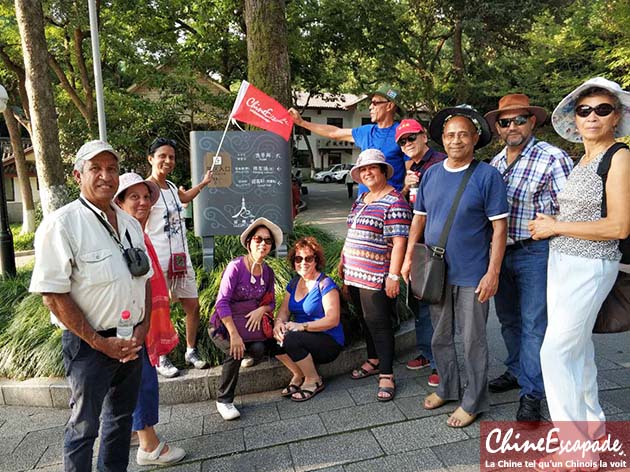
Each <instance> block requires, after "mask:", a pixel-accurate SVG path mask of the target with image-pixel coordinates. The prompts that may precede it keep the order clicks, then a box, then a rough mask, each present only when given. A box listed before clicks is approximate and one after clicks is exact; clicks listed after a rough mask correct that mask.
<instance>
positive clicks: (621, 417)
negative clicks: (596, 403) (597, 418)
mask: <svg viewBox="0 0 630 472" xmlns="http://www.w3.org/2000/svg"><path fill="white" fill-rule="evenodd" d="M606 421H630V411H626V412H625V413H617V414H616V415H610V416H607V417H606Z"/></svg>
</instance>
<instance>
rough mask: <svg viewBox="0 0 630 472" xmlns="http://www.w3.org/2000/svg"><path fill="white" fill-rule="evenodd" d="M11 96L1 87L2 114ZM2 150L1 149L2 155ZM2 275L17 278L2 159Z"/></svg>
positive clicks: (0, 259) (0, 182)
mask: <svg viewBox="0 0 630 472" xmlns="http://www.w3.org/2000/svg"><path fill="white" fill-rule="evenodd" d="M8 101H9V95H8V94H7V91H6V90H5V88H4V87H3V86H2V85H0V113H4V110H6V109H7V102H8ZM1 151H2V149H1V148H0V153H1V154H4V153H3V152H1ZM0 274H2V276H3V277H6V276H10V277H15V253H14V252H13V235H12V234H11V229H10V228H9V212H8V211H7V196H6V194H5V193H4V165H3V163H2V157H0Z"/></svg>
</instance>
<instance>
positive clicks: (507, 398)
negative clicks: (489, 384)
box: [490, 389, 519, 405]
mask: <svg viewBox="0 0 630 472" xmlns="http://www.w3.org/2000/svg"><path fill="white" fill-rule="evenodd" d="M518 399H519V390H518V389H514V390H508V391H507V392H501V393H490V405H500V404H501V403H513V402H518Z"/></svg>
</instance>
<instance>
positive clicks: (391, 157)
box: [352, 121, 406, 195]
mask: <svg viewBox="0 0 630 472" xmlns="http://www.w3.org/2000/svg"><path fill="white" fill-rule="evenodd" d="M399 124H400V123H398V122H397V121H396V122H394V124H393V125H391V126H390V127H389V128H379V127H378V126H377V125H364V126H360V127H358V128H353V129H352V137H353V138H354V142H355V143H356V145H357V146H358V147H360V148H361V151H365V150H366V149H378V150H379V151H381V152H382V153H383V154H385V160H386V161H387V163H388V164H390V165H391V166H392V167H393V168H394V174H393V175H392V177H391V179H389V180H388V181H387V183H389V184H390V185H391V186H392V187H394V188H395V189H396V190H398V191H399V192H400V191H401V190H402V188H403V184H404V182H405V173H406V171H405V160H406V159H405V155H404V154H403V152H402V151H401V149H400V146H399V145H398V144H396V139H395V138H396V128H398V125H399ZM367 191H368V188H367V187H366V186H365V185H363V184H362V183H359V193H358V194H359V195H361V194H362V193H364V192H367Z"/></svg>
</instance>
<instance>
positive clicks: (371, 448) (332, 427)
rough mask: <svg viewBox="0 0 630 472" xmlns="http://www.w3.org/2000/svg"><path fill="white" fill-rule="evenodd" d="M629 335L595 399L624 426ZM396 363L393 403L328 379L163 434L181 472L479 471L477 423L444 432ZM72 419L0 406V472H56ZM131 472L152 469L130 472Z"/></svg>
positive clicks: (241, 400) (416, 378)
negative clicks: (301, 398) (314, 387)
mask: <svg viewBox="0 0 630 472" xmlns="http://www.w3.org/2000/svg"><path fill="white" fill-rule="evenodd" d="M489 342H490V353H491V360H490V375H491V376H494V375H498V374H500V373H502V372H503V366H502V364H501V361H500V359H502V357H503V355H504V353H505V349H504V347H503V345H502V344H503V343H502V341H501V339H500V331H499V326H498V322H497V320H496V316H495V315H494V314H491V316H490V320H489ZM629 351H630V333H626V334H622V335H606V336H602V335H599V336H596V354H597V360H598V367H599V377H598V380H599V386H600V398H601V401H602V405H603V407H604V411H605V412H606V414H607V415H608V419H609V420H622V419H623V420H630V369H628V367H630V355H629V354H628V353H629ZM410 356H411V353H410V354H409V355H408V356H405V357H401V358H399V359H397V365H396V367H395V373H396V379H397V387H398V389H397V394H396V399H395V400H394V401H393V402H389V403H378V402H377V401H376V396H375V394H376V380H375V378H374V377H372V378H367V379H363V380H351V379H350V378H348V377H347V376H343V377H337V378H331V379H326V383H327V388H326V390H324V391H323V392H322V393H321V394H319V395H318V396H316V397H315V398H313V399H312V400H310V401H308V402H305V403H294V402H291V401H290V400H287V399H283V398H280V397H279V395H278V391H275V392H267V393H263V394H254V395H247V396H243V397H238V398H237V404H238V406H239V408H240V409H241V413H242V417H241V419H240V420H236V421H232V422H225V421H223V420H222V419H221V417H220V416H219V415H218V413H217V412H216V408H215V405H214V402H203V403H188V404H179V405H172V406H162V407H161V410H160V424H159V425H158V426H157V431H158V433H159V435H160V436H161V437H162V438H164V439H166V440H167V441H169V442H172V443H173V444H177V445H180V446H182V447H184V448H185V449H186V451H187V452H188V455H187V456H186V458H185V460H184V462H183V463H181V464H179V465H177V466H174V467H170V468H160V469H159V470H168V471H179V472H183V471H186V472H189V471H190V472H192V471H195V472H202V471H203V472H210V471H217V472H229V471H234V472H249V471H260V472H262V471H264V472H289V471H295V472H303V471H310V470H324V471H327V472H343V471H345V472H371V471H375V472H386V471H398V472H415V471H461V472H464V471H478V470H479V465H478V461H479V439H478V437H479V422H477V423H475V424H473V425H472V426H470V427H468V428H466V429H463V430H456V429H451V428H449V427H447V426H446V419H447V415H448V413H449V412H450V411H452V410H453V409H454V404H449V405H446V406H444V407H442V408H440V409H438V410H434V411H430V412H429V411H425V410H424V409H423V408H422V403H421V402H422V399H423V397H424V396H425V395H426V394H427V393H429V392H431V391H432V389H431V388H430V387H428V386H427V383H426V381H427V376H428V374H429V372H428V370H427V369H424V370H421V371H409V370H407V369H405V367H404V361H406V360H407V358H408V357H410ZM491 401H492V408H491V411H490V412H489V414H487V415H484V416H483V417H482V419H486V420H487V419H494V420H513V419H514V415H515V413H516V409H517V407H518V394H517V392H516V391H512V392H507V393H503V394H495V395H492V396H491ZM69 414H70V412H69V411H68V410H55V409H51V408H35V407H8V406H4V407H0V441H2V443H3V446H4V447H2V448H1V449H0V471H2V472H11V471H18V470H30V469H37V470H40V471H49V472H50V471H59V470H62V468H61V444H62V437H63V426H64V424H65V422H66V421H67V419H68V416H69ZM129 470H131V471H135V470H151V468H149V467H139V466H137V465H136V464H135V449H133V450H132V458H131V461H130V466H129Z"/></svg>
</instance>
